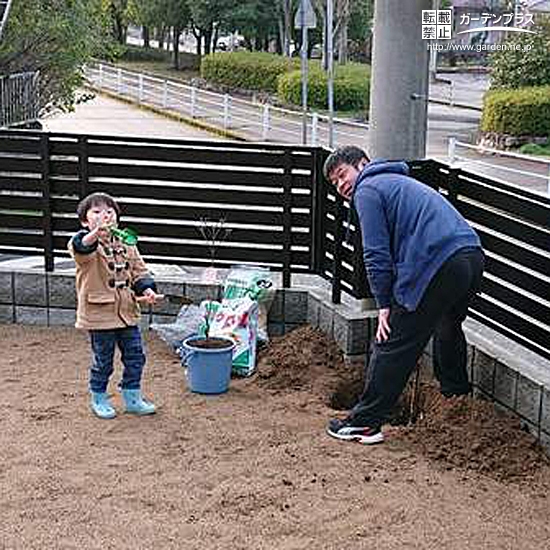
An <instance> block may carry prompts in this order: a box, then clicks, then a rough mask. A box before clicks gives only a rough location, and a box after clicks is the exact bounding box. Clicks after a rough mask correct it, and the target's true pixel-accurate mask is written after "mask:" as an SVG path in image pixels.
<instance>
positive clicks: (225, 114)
mask: <svg viewBox="0 0 550 550" xmlns="http://www.w3.org/2000/svg"><path fill="white" fill-rule="evenodd" d="M230 103H231V98H230V96H229V94H225V95H224V96H223V129H224V130H226V129H227V127H228V126H229V122H230V113H229V107H230Z"/></svg>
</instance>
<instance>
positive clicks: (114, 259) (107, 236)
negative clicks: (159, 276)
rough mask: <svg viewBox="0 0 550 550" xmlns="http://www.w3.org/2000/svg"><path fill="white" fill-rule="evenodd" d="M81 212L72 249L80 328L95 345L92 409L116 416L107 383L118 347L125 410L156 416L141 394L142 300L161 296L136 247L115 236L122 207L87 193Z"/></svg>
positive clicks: (103, 415) (102, 415)
mask: <svg viewBox="0 0 550 550" xmlns="http://www.w3.org/2000/svg"><path fill="white" fill-rule="evenodd" d="M77 213H78V218H79V220H80V223H81V224H82V226H83V227H84V229H82V230H81V231H79V232H78V233H77V234H76V235H74V236H73V237H72V239H71V240H70V242H69V251H70V253H71V255H72V257H73V258H74V260H75V263H76V292H77V302H78V306H77V314H76V328H80V329H86V330H88V331H89V333H90V340H91V346H92V365H91V369H90V393H91V401H90V406H91V409H92V411H93V412H94V413H95V414H96V415H97V416H98V417H99V418H114V417H115V416H116V411H115V409H114V407H113V406H112V404H111V402H110V400H109V396H108V395H107V385H108V383H109V378H110V376H111V374H112V373H113V357H114V352H115V347H118V348H119V350H120V353H121V359H122V363H123V365H124V372H123V376H122V383H121V389H122V397H123V400H124V402H125V405H126V412H129V413H133V414H138V415H147V414H153V413H154V412H155V406H154V404H153V403H150V402H148V401H146V400H145V399H144V398H143V396H142V393H141V375H142V371H143V367H144V365H145V354H144V352H143V343H142V339H141V334H140V330H139V327H138V322H139V318H140V309H139V305H138V301H140V302H144V303H148V304H154V303H156V302H157V301H158V300H160V299H162V298H163V296H162V295H161V294H157V289H156V285H155V282H154V280H153V277H152V276H151V274H150V273H149V271H148V270H147V266H146V265H145V262H144V261H143V259H142V258H141V256H140V254H139V251H138V249H137V247H136V246H132V245H127V244H125V243H123V242H122V241H121V240H120V239H119V238H118V237H116V236H114V235H113V234H112V232H111V228H114V227H116V226H117V224H118V221H119V217H120V207H119V206H118V204H117V203H116V201H115V200H114V199H113V198H112V197H110V196H109V195H106V194H104V193H94V194H92V195H88V196H87V197H86V198H85V199H83V200H82V201H81V202H80V204H79V205H78V209H77Z"/></svg>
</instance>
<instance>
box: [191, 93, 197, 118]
mask: <svg viewBox="0 0 550 550" xmlns="http://www.w3.org/2000/svg"><path fill="white" fill-rule="evenodd" d="M196 109H197V88H195V87H193V88H191V118H195V111H196Z"/></svg>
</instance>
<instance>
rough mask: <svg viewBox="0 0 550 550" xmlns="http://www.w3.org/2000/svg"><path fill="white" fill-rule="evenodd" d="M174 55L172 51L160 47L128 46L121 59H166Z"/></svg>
mask: <svg viewBox="0 0 550 550" xmlns="http://www.w3.org/2000/svg"><path fill="white" fill-rule="evenodd" d="M171 57H172V54H171V53H170V52H167V51H166V50H161V49H159V48H144V47H142V46H126V51H125V52H124V53H123V54H122V57H121V59H124V60H126V61H166V62H169V61H170V59H171Z"/></svg>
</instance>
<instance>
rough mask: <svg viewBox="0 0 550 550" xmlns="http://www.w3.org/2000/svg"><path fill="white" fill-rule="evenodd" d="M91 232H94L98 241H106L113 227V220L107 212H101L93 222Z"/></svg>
mask: <svg viewBox="0 0 550 550" xmlns="http://www.w3.org/2000/svg"><path fill="white" fill-rule="evenodd" d="M94 222H95V223H94V226H93V227H92V232H94V231H95V233H96V235H97V236H98V238H100V239H106V238H108V237H109V235H110V231H111V227H114V225H115V224H114V223H113V218H112V216H111V215H110V214H109V212H103V213H102V214H101V216H98V217H97V218H96V219H95V221H94Z"/></svg>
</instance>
